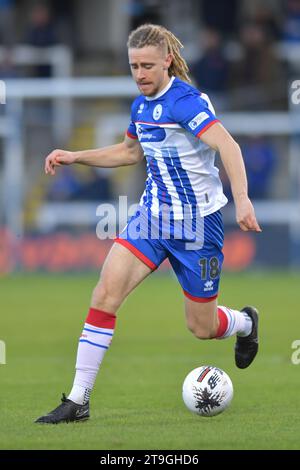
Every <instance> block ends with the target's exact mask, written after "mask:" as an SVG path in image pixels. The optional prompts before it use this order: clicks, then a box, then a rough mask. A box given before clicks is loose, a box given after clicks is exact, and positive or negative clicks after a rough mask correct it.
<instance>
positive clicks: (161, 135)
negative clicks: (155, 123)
mask: <svg viewBox="0 0 300 470" xmlns="http://www.w3.org/2000/svg"><path fill="white" fill-rule="evenodd" d="M137 132H138V136H139V141H140V142H162V141H163V140H164V139H165V138H166V131H165V130H164V129H162V128H161V127H143V126H138V130H137Z"/></svg>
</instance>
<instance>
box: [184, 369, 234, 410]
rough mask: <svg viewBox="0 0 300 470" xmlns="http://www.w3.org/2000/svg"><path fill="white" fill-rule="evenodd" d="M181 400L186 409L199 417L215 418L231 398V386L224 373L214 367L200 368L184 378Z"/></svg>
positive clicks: (228, 403) (228, 378)
mask: <svg viewBox="0 0 300 470" xmlns="http://www.w3.org/2000/svg"><path fill="white" fill-rule="evenodd" d="M182 398H183V401H184V403H185V405H186V406H187V408H188V409H189V410H190V411H192V412H193V413H196V414H198V415H200V416H207V417H210V416H216V415H218V414H220V413H222V411H224V410H225V409H226V408H227V407H228V406H229V405H230V403H231V400H232V398H233V385H232V382H231V380H230V377H229V376H228V374H226V372H224V371H223V370H222V369H219V368H218V367H214V366H201V367H197V368H196V369H194V370H192V371H191V372H190V373H189V374H188V375H187V376H186V378H185V380H184V382H183V387H182Z"/></svg>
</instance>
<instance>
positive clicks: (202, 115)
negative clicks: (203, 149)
mask: <svg viewBox="0 0 300 470" xmlns="http://www.w3.org/2000/svg"><path fill="white" fill-rule="evenodd" d="M208 118H209V115H208V114H207V113H206V112H205V111H202V112H201V113H199V114H197V116H195V117H194V118H193V119H192V120H191V121H190V122H189V127H190V128H191V129H192V131H193V130H194V129H196V127H198V126H200V124H202V122H203V121H206V119H208Z"/></svg>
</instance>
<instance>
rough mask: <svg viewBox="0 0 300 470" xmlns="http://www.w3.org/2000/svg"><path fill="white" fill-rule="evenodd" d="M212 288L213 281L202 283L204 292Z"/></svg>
mask: <svg viewBox="0 0 300 470" xmlns="http://www.w3.org/2000/svg"><path fill="white" fill-rule="evenodd" d="M213 288H214V282H213V281H206V283H205V284H204V292H207V291H209V290H213Z"/></svg>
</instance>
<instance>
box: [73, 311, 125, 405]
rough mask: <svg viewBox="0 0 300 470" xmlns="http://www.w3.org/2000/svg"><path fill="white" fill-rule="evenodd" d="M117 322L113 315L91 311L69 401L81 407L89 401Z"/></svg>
mask: <svg viewBox="0 0 300 470" xmlns="http://www.w3.org/2000/svg"><path fill="white" fill-rule="evenodd" d="M91 311H92V313H91ZM115 320H116V317H115V315H113V314H109V313H106V312H102V311H100V310H96V309H90V313H89V315H88V317H87V322H86V323H85V325H84V328H83V332H82V335H81V337H80V339H79V345H78V350H77V360H76V374H75V378H74V383H73V388H72V390H71V392H70V394H69V395H68V398H69V400H72V401H73V402H75V403H78V404H79V405H83V404H85V403H87V402H88V401H89V398H90V393H91V390H92V389H93V386H94V383H95V380H96V376H97V373H98V370H99V368H100V365H101V363H102V361H103V358H104V355H105V353H106V351H107V350H108V348H109V346H110V344H111V341H112V337H113V334H114V325H115ZM88 321H89V322H90V323H88ZM96 325H97V326H96ZM99 325H103V326H102V327H100V326H99ZM107 326H109V327H110V328H107ZM111 327H112V328H111Z"/></svg>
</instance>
